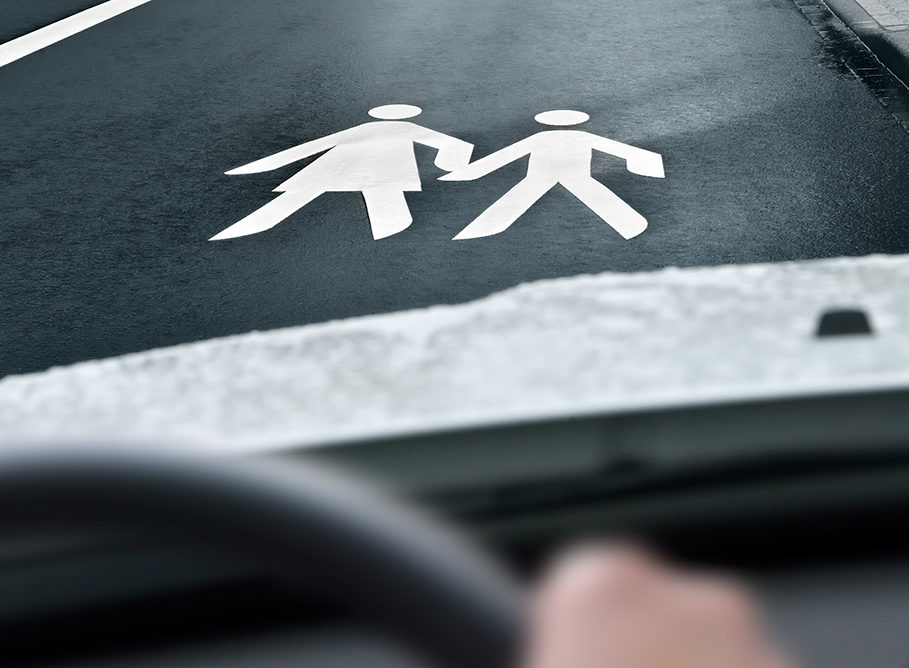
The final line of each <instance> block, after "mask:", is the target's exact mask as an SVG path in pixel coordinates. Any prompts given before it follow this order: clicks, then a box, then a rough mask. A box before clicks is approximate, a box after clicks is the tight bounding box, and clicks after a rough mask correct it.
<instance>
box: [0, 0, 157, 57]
mask: <svg viewBox="0 0 909 668" xmlns="http://www.w3.org/2000/svg"><path fill="white" fill-rule="evenodd" d="M147 2H151V0H108V1H107V2H102V3H101V4H100V5H96V6H95V7H91V8H90V9H86V10H85V11H82V12H79V13H78V14H73V15H72V16H70V17H68V18H65V19H61V20H60V21H57V22H56V23H51V24H50V25H49V26H45V27H43V28H39V29H38V30H35V31H34V32H30V33H29V34H27V35H23V36H22V37H17V38H16V39H14V40H11V41H9V42H7V43H6V44H0V67H4V66H6V65H9V64H10V63H12V62H15V61H17V60H19V59H20V58H24V57H25V56H27V55H29V54H32V53H35V51H40V50H41V49H43V48H45V47H48V46H50V45H51V44H56V43H57V42H59V41H61V40H64V39H66V38H67V37H72V36H73V35H75V34H77V33H80V32H82V31H83V30H88V29H89V28H91V27H92V26H96V25H98V24H99V23H104V22H105V21H107V20H108V19H112V18H114V17H115V16H117V15H119V14H122V13H123V12H128V11H129V10H130V9H135V8H136V7H138V6H140V5H144V4H145V3H147Z"/></svg>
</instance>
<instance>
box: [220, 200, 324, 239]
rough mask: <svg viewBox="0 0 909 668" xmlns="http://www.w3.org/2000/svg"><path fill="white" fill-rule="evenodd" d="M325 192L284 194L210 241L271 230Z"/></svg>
mask: <svg viewBox="0 0 909 668" xmlns="http://www.w3.org/2000/svg"><path fill="white" fill-rule="evenodd" d="M323 192H324V191H321V190H299V191H292V192H286V193H282V194H281V195H279V196H278V197H276V198H275V199H273V200H272V201H271V202H269V203H268V204H266V205H265V206H263V207H262V208H260V209H256V210H255V211H253V212H252V213H251V214H249V215H248V216H246V218H244V219H243V220H241V221H239V222H236V223H234V224H233V225H231V226H230V227H228V228H227V229H225V230H221V231H220V232H218V233H217V234H216V235H215V236H213V237H212V238H211V239H209V241H218V240H220V239H233V238H235V237H244V236H246V235H248V234H256V233H257V232H264V231H265V230H270V229H271V228H273V227H274V226H275V225H277V224H278V223H280V222H281V221H282V220H284V219H285V218H287V217H288V216H290V215H291V214H293V213H295V212H296V211H297V210H299V209H302V208H303V207H304V206H306V205H307V204H309V203H310V202H312V201H313V200H314V199H315V198H316V197H318V196H319V195H321V194H322V193H323Z"/></svg>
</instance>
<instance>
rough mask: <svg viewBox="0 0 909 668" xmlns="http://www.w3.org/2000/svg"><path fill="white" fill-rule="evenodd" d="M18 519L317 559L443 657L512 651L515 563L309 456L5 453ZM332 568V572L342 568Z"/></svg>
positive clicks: (496, 663) (279, 569) (289, 573)
mask: <svg viewBox="0 0 909 668" xmlns="http://www.w3.org/2000/svg"><path fill="white" fill-rule="evenodd" d="M23 524H25V525H26V526H27V525H33V524H40V525H48V524H50V525H54V526H56V525H58V524H59V525H60V526H68V527H71V526H74V525H75V526H79V525H91V526H93V527H95V526H98V525H101V526H103V527H107V526H109V527H110V528H123V527H129V528H136V527H141V528H142V529H143V530H148V531H153V532H161V531H163V532H169V533H173V532H175V531H176V532H180V533H182V532H186V533H188V534H190V535H192V536H193V537H194V538H195V539H200V540H201V541H203V542H205V543H211V544H212V545H213V546H222V545H223V546H224V547H227V548H236V547H237V546H246V547H249V548H252V551H253V552H254V553H255V554H257V555H267V558H266V557H265V556H263V557H262V558H261V565H262V566H263V567H265V568H267V569H268V572H269V574H272V575H274V576H276V577H277V578H279V579H282V580H286V581H288V582H292V581H294V580H295V578H297V576H298V575H300V573H301V569H303V567H304V565H305V568H306V569H308V570H307V571H306V572H307V573H310V574H311V573H312V569H316V570H318V569H323V571H324V572H325V573H326V574H327V573H329V572H330V573H331V575H332V576H333V578H334V579H335V580H336V581H341V582H343V583H345V585H346V586H343V587H342V591H336V592H335V594H336V595H337V598H338V599H339V600H340V601H342V602H344V603H346V604H349V605H352V606H354V607H355V608H357V609H359V610H360V611H362V612H364V613H366V614H367V616H370V615H371V616H373V617H375V618H376V619H377V621H381V622H382V623H383V624H386V625H389V626H391V627H392V628H393V629H394V630H395V631H397V633H398V634H399V635H403V636H404V638H405V640H408V641H410V642H411V644H413V645H414V646H417V647H419V648H420V649H421V650H423V651H424V652H425V653H426V654H427V655H428V656H429V658H431V659H433V660H435V661H437V662H438V663H439V664H441V665H443V666H450V667H451V668H455V667H458V668H460V667H468V666H469V667H470V668H503V667H505V666H508V665H509V664H510V663H511V662H512V659H513V658H514V650H515V648H516V641H517V639H518V635H519V629H520V626H521V624H520V617H521V605H522V604H521V598H522V596H521V590H520V587H519V586H518V584H517V583H516V582H515V580H514V579H513V578H512V577H511V576H510V574H509V573H508V572H507V571H506V570H505V569H504V568H503V567H502V566H501V565H499V564H498V563H496V562H495V561H494V560H493V559H491V558H490V557H489V556H488V555H485V554H482V553H481V552H480V551H478V550H477V549H476V548H475V547H473V546H471V545H470V544H469V543H468V542H467V541H465V540H464V539H463V538H461V537H460V536H458V535H457V534H456V533H454V532H453V531H451V530H448V529H446V528H444V527H442V526H441V525H440V524H439V523H438V522H436V521H432V520H430V519H428V518H427V517H426V516H425V515H423V514H421V513H419V512H417V511H415V510H413V509H412V508H409V507H406V506H405V505H404V504H402V503H400V502H397V501H394V500H392V499H390V498H388V497H387V496H385V495H383V494H380V493H379V492H377V491H375V490H373V489H371V488H369V487H368V486H364V485H362V484H361V483H359V481H357V482H356V483H355V482H353V481H352V480H351V479H349V478H347V477H345V476H341V475H339V474H337V473H335V472H330V471H328V470H326V469H324V468H322V467H319V466H315V465H313V464H311V463H309V462H307V463H303V462H299V461H289V460H287V459H282V460H281V461H280V462H277V461H274V460H261V459H260V460H250V459H228V460H213V459H201V458H189V457H174V456H166V457H165V456H159V455H154V454H149V453H141V454H140V453H129V454H123V453H119V452H113V451H107V450H105V451H103V452H102V451H97V450H89V451H73V450H72V449H68V450H67V451H66V452H46V451H45V452H43V453H40V454H23V453H21V452H17V453H16V454H7V455H4V456H2V457H0V530H11V529H14V528H16V527H17V526H21V525H23ZM338 576H340V577H338Z"/></svg>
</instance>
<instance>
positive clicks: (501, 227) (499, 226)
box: [455, 176, 555, 239]
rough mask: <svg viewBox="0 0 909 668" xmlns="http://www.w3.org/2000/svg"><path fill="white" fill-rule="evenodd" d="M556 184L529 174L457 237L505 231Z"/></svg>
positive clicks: (466, 237)
mask: <svg viewBox="0 0 909 668" xmlns="http://www.w3.org/2000/svg"><path fill="white" fill-rule="evenodd" d="M554 185H555V182H554V181H550V180H548V179H538V178H533V177H529V176H528V177H527V178H525V179H524V180H523V181H521V182H520V183H518V185H516V186H515V187H514V188H512V189H511V190H509V191H508V192H507V193H505V194H504V195H502V197H500V198H499V199H498V200H497V201H496V202H494V203H493V204H492V206H490V207H489V208H488V209H486V211H484V212H483V213H481V214H480V215H479V216H477V218H476V220H474V221H473V222H472V223H471V224H470V225H468V226H467V227H465V228H464V229H463V230H461V231H460V232H459V233H458V235H457V236H456V237H455V239H477V238H479V237H490V236H492V235H493V234H498V233H499V232H504V231H505V230H507V229H508V228H509V227H511V224H512V223H513V222H514V221H516V220H517V219H518V218H520V217H521V216H522V215H523V214H524V213H525V212H526V211H527V209H529V208H530V207H531V206H533V204H534V202H536V201H537V200H538V199H540V198H541V197H542V196H543V195H545V194H546V193H547V192H549V190H551V189H552V187H553V186H554Z"/></svg>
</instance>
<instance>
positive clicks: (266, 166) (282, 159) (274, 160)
mask: <svg viewBox="0 0 909 668" xmlns="http://www.w3.org/2000/svg"><path fill="white" fill-rule="evenodd" d="M348 132H350V130H343V131H341V132H336V133H335V134H333V135H328V136H327V137H322V138H321V139H314V140H312V141H308V142H306V143H305V144H300V145H299V146H294V147H293V148H289V149H287V150H285V151H281V152H279V153H275V154H274V155H270V156H268V157H266V158H262V159H260V160H255V161H254V162H250V163H248V164H246V165H242V166H241V167H235V168H234V169H231V170H230V171H228V172H225V174H230V175H234V174H256V173H258V172H270V171H271V170H273V169H278V168H280V167H284V166H285V165H289V164H291V163H292V162H296V161H297V160H302V159H303V158H308V157H310V156H313V155H316V154H317V153H321V152H322V151H327V150H328V149H330V148H334V147H335V145H336V144H337V143H338V141H339V140H341V139H342V138H343V137H344V136H345V135H346V134H347V133H348Z"/></svg>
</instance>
